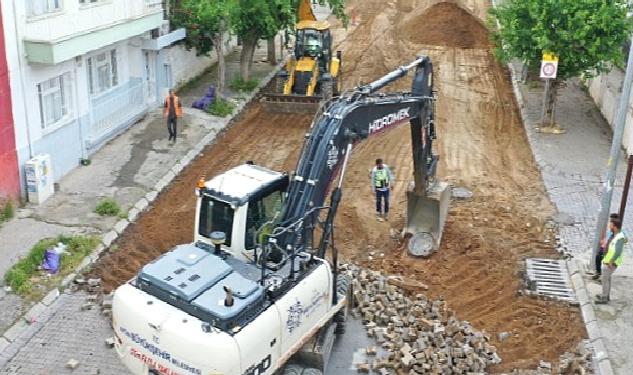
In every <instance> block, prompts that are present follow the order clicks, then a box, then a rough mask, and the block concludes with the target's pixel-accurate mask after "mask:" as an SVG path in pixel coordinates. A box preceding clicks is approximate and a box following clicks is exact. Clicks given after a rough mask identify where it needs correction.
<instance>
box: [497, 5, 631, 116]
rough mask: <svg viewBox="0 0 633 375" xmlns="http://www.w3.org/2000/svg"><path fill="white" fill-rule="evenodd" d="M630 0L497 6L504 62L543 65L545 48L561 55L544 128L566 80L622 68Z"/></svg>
mask: <svg viewBox="0 0 633 375" xmlns="http://www.w3.org/2000/svg"><path fill="white" fill-rule="evenodd" d="M629 9H630V7H629V5H628V1H626V0H506V1H505V2H504V4H503V5H501V6H500V7H498V8H496V9H492V10H491V14H492V16H493V17H495V18H496V20H498V21H499V25H500V28H499V29H497V30H496V31H495V32H494V33H493V40H494V41H495V44H496V49H495V53H496V55H497V56H498V57H499V58H500V59H501V61H504V62H507V61H509V60H511V59H515V58H516V59H519V60H521V61H523V62H524V63H525V64H527V65H528V67H529V69H530V70H531V71H535V70H537V69H539V68H540V61H541V58H542V54H543V52H551V53H553V54H555V55H557V56H558V57H559V61H558V74H557V78H556V80H554V81H553V82H552V84H551V90H550V92H549V97H548V98H546V106H545V113H546V115H545V116H544V119H546V118H549V119H551V122H550V123H544V124H542V125H543V126H554V124H553V116H552V114H553V111H554V106H555V102H556V92H557V89H558V88H559V87H560V83H561V82H563V81H564V80H567V79H569V78H572V77H577V76H580V75H584V76H586V77H591V76H594V75H596V74H598V73H602V72H605V71H608V70H609V69H611V67H612V66H613V65H616V66H620V65H621V64H622V62H623V60H624V58H623V46H624V43H625V41H626V40H627V37H628V35H629V33H630V32H631V30H632V27H631V26H632V23H631V20H630V19H629V18H628V17H627V11H628V10H629Z"/></svg>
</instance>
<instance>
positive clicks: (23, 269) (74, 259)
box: [4, 236, 99, 296]
mask: <svg viewBox="0 0 633 375" xmlns="http://www.w3.org/2000/svg"><path fill="white" fill-rule="evenodd" d="M58 242H61V243H63V244H65V245H66V246H67V247H66V251H67V252H68V253H64V254H62V256H61V259H60V267H59V270H58V273H57V279H59V278H61V277H64V276H65V275H67V274H69V273H71V272H72V271H73V270H74V269H75V268H76V267H77V266H78V265H79V263H80V262H81V261H82V260H83V259H84V258H85V257H86V256H87V255H88V254H90V253H91V252H92V251H93V250H94V249H95V248H96V247H97V245H98V244H99V239H98V238H97V237H86V236H71V237H68V236H59V237H57V238H45V239H43V240H40V241H39V242H38V243H37V244H35V246H33V247H32V248H31V250H30V251H29V253H28V254H27V255H26V256H25V257H23V258H22V259H20V260H19V261H18V262H17V263H16V264H14V265H13V267H11V268H10V269H9V270H8V271H7V272H6V273H5V274H4V281H5V283H6V284H7V285H9V286H10V287H11V289H12V290H13V291H15V292H16V293H17V294H20V295H22V296H24V295H26V294H29V293H30V292H31V289H32V288H33V286H34V285H36V284H37V282H34V276H36V274H37V273H38V269H39V267H40V265H41V264H42V261H43V260H44V253H45V252H46V249H49V248H51V247H54V246H55V245H56V244H57V243H58ZM48 280H50V278H49V279H48ZM53 281H55V279H53Z"/></svg>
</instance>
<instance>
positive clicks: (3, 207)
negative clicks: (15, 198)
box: [0, 201, 15, 223]
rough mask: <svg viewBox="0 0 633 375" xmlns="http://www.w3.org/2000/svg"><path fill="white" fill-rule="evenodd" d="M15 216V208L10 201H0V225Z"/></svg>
mask: <svg viewBox="0 0 633 375" xmlns="http://www.w3.org/2000/svg"><path fill="white" fill-rule="evenodd" d="M14 215H15V207H14V206H13V202H12V201H6V202H1V201H0V223H3V222H5V221H9V219H11V218H13V216H14Z"/></svg>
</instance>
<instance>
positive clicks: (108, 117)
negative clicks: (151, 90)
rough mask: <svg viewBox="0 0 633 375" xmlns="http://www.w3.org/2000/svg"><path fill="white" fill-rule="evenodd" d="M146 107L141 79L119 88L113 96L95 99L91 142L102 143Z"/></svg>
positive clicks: (90, 134) (90, 132) (90, 135)
mask: <svg viewBox="0 0 633 375" xmlns="http://www.w3.org/2000/svg"><path fill="white" fill-rule="evenodd" d="M146 108H147V106H146V105H145V95H144V93H143V82H142V81H140V80H138V81H134V82H130V83H129V85H128V87H126V88H124V89H120V90H117V91H116V92H115V93H114V94H112V96H111V97H108V98H106V99H103V98H99V99H97V100H93V103H92V116H91V117H92V121H91V124H90V130H89V140H90V143H91V144H98V143H101V142H102V141H103V140H104V138H106V137H108V136H109V135H110V134H113V133H116V131H117V130H118V129H119V128H120V127H124V126H127V125H129V122H130V121H132V120H133V119H134V118H135V117H137V116H139V115H140V114H141V113H143V112H144V111H145V110H146Z"/></svg>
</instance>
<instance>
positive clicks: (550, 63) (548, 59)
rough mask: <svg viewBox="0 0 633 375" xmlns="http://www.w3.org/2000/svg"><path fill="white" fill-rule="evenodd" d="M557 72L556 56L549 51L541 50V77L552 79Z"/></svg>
mask: <svg viewBox="0 0 633 375" xmlns="http://www.w3.org/2000/svg"><path fill="white" fill-rule="evenodd" d="M557 72H558V56H556V55H554V54H553V53H551V52H543V61H541V78H545V79H554V78H556V73H557Z"/></svg>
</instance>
